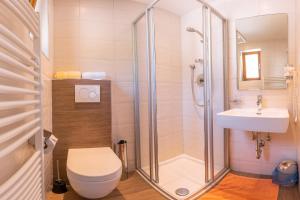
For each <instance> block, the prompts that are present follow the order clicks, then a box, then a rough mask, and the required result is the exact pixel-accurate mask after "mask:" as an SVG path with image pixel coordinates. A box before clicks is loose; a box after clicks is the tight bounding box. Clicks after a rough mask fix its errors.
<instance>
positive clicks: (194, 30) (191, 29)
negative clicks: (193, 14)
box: [186, 26, 203, 38]
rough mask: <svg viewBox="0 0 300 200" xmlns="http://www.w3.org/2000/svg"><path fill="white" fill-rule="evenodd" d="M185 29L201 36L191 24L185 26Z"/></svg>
mask: <svg viewBox="0 0 300 200" xmlns="http://www.w3.org/2000/svg"><path fill="white" fill-rule="evenodd" d="M186 31H187V32H191V33H197V34H198V35H200V37H201V38H203V34H202V33H201V32H200V31H198V30H197V29H195V28H193V27H191V26H188V27H186Z"/></svg>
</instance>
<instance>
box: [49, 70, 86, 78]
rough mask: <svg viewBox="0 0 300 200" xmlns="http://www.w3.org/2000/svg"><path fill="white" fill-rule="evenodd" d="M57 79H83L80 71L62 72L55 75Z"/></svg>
mask: <svg viewBox="0 0 300 200" xmlns="http://www.w3.org/2000/svg"><path fill="white" fill-rule="evenodd" d="M54 78H55V79H81V72H79V71H61V72H56V73H55V74H54Z"/></svg>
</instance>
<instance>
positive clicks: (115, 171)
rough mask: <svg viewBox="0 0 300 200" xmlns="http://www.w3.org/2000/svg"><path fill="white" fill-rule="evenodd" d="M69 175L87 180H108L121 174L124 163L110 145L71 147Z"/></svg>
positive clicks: (68, 160)
mask: <svg viewBox="0 0 300 200" xmlns="http://www.w3.org/2000/svg"><path fill="white" fill-rule="evenodd" d="M67 170H68V175H71V176H76V178H77V179H80V180H85V181H107V180H112V179H114V178H117V177H118V176H120V174H121V172H122V163H121V161H120V159H119V158H118V157H117V155H116V154H115V153H114V152H113V151H112V149H111V148H109V147H102V148H81V149H69V151H68V159H67Z"/></svg>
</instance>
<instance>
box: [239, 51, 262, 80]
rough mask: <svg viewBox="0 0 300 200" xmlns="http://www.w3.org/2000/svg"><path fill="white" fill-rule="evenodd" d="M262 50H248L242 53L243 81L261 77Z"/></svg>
mask: <svg viewBox="0 0 300 200" xmlns="http://www.w3.org/2000/svg"><path fill="white" fill-rule="evenodd" d="M260 54H261V52H260V51H250V52H249V51H247V52H243V53H242V62H243V81H249V80H260V79H261V70H260V68H261V59H260Z"/></svg>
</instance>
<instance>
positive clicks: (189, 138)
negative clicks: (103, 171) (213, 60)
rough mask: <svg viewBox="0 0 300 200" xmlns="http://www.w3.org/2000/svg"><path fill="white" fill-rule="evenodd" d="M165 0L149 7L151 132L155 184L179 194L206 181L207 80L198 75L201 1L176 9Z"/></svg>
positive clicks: (194, 189)
mask: <svg viewBox="0 0 300 200" xmlns="http://www.w3.org/2000/svg"><path fill="white" fill-rule="evenodd" d="M168 2H169V3H170V1H168ZM168 2H166V1H165V0H161V1H159V2H158V3H157V4H155V5H154V6H153V8H152V9H151V10H150V12H151V15H152V19H153V26H152V27H153V29H152V31H153V34H154V35H153V45H154V47H155V48H154V53H155V56H154V60H153V62H154V65H153V68H155V79H154V85H155V88H156V93H155V97H154V99H155V101H156V102H155V103H156V119H155V121H154V123H155V126H156V132H155V133H154V135H155V136H156V137H155V139H156V140H157V148H158V154H157V158H156V159H157V161H156V162H157V166H156V170H157V171H158V179H159V182H158V184H159V186H160V187H161V188H163V189H164V190H165V191H166V192H167V193H168V194H170V195H172V196H174V197H177V198H179V197H180V195H184V194H185V193H186V195H185V196H186V197H188V196H190V195H192V194H194V193H196V192H197V191H199V190H200V189H201V188H202V187H203V186H204V185H205V167H206V165H205V163H206V158H205V147H206V144H205V131H204V129H205V115H204V110H205V103H204V101H205V95H204V87H205V83H204V78H202V79H201V80H200V77H204V71H203V70H204V68H203V37H202V32H203V24H202V5H201V4H200V3H199V2H197V1H195V0H187V1H186V2H185V3H186V5H188V7H186V9H185V10H182V11H180V12H179V11H178V12H177V11H175V10H171V9H168V8H169V7H171V4H169V5H166V4H167V3H168ZM189 28H190V29H189ZM187 29H188V30H194V31H187ZM192 87H194V93H195V97H193V93H192ZM207 164H208V163H207Z"/></svg>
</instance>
